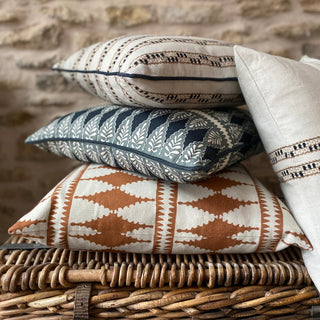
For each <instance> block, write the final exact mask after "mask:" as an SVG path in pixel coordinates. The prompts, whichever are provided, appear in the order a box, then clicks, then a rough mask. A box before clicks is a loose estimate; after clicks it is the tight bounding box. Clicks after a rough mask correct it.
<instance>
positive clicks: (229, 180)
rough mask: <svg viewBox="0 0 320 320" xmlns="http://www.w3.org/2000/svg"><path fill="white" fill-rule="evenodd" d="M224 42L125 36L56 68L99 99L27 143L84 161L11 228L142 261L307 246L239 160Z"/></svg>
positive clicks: (241, 119)
mask: <svg viewBox="0 0 320 320" xmlns="http://www.w3.org/2000/svg"><path fill="white" fill-rule="evenodd" d="M233 50H234V49H233V46H232V45H230V44H226V43H222V42H218V41H215V40H209V39H200V38H193V37H187V38H185V37H161V36H134V37H122V38H117V39H113V40H111V41H108V42H105V43H98V44H96V45H93V46H91V47H89V48H86V49H82V50H80V51H78V52H76V53H75V54H74V55H72V56H71V57H69V58H68V59H66V60H65V61H62V62H60V63H59V64H57V65H55V66H54V68H53V69H54V70H56V71H58V72H61V73H62V74H63V75H64V76H65V77H66V78H67V79H69V80H70V81H74V82H76V83H78V84H79V85H80V86H82V87H83V88H84V89H86V90H87V91H89V92H90V93H92V94H94V95H98V96H99V97H101V98H103V99H105V100H107V101H108V103H107V104H106V105H101V106H97V107H93V108H89V109H80V110H79V111H77V112H74V113H71V114H68V115H65V116H63V117H61V118H60V119H57V120H55V121H53V122H52V123H50V124H48V125H47V126H45V127H43V128H41V129H40V130H39V131H37V132H36V133H34V134H33V135H31V136H30V137H29V138H28V139H27V141H26V142H27V143H31V144H35V145H37V146H38V147H40V148H42V149H44V150H46V151H49V152H53V153H55V154H57V155H61V156H66V157H69V158H73V159H77V160H79V161H82V162H86V164H83V165H81V166H80V167H79V168H77V169H76V170H74V171H73V172H71V173H70V174H69V175H68V176H67V177H65V178H64V179H63V180H62V181H61V182H60V183H59V184H58V185H57V186H56V187H55V188H54V189H52V190H51V191H50V192H49V193H48V194H47V195H46V196H45V197H44V198H43V199H42V200H41V201H40V203H39V204H38V205H37V206H36V207H35V208H34V209H33V210H32V211H31V212H29V213H28V214H27V215H25V216H24V217H22V218H21V219H20V220H19V221H18V222H17V223H16V224H14V225H13V226H12V227H11V228H10V230H9V232H10V233H13V234H19V235H23V236H25V237H29V238H31V239H36V240H37V241H39V242H42V243H44V244H47V245H50V246H56V247H62V248H70V249H80V250H113V251H117V252H140V253H176V254H189V253H190V254H198V253H249V252H257V251H258V252H266V251H276V250H281V249H283V248H285V247H287V246H289V245H296V246H298V247H300V248H303V249H305V250H312V246H311V244H310V243H309V241H308V239H307V238H306V237H305V235H304V233H303V232H302V230H301V229H300V227H299V226H298V225H297V223H296V221H295V219H294V218H293V216H292V215H291V214H290V212H289V210H288V208H287V207H286V205H285V204H284V203H282V202H281V201H280V200H279V199H278V198H277V197H276V196H275V195H273V194H271V193H270V192H269V191H268V190H267V189H266V188H265V187H264V186H262V185H261V183H260V182H259V181H257V180H256V179H255V178H254V177H253V176H252V175H251V174H250V172H248V170H247V169H246V168H245V167H243V166H242V165H241V164H239V162H240V161H241V160H243V159H246V158H247V157H249V156H250V155H252V154H255V153H257V152H259V151H261V144H260V139H259V135H258V133H257V131H256V127H255V125H254V123H253V120H252V118H251V116H250V114H249V113H248V112H247V111H245V110H243V109H241V108H237V106H239V105H241V104H243V103H244V98H243V95H242V92H241V89H240V86H239V83H238V79H237V72H236V66H235V58H234V51H233Z"/></svg>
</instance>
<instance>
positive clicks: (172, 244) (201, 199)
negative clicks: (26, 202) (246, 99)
mask: <svg viewBox="0 0 320 320" xmlns="http://www.w3.org/2000/svg"><path fill="white" fill-rule="evenodd" d="M9 233H11V234H17V235H22V236H24V237H26V238H30V239H33V240H37V241H39V242H41V243H44V244H47V245H49V246H55V247H61V248H69V249H75V250H112V251H116V252H137V253H163V254H171V253H172V254H200V253H213V252H215V253H248V252H255V251H259V252H266V251H278V250H282V249H284V248H285V247H287V246H289V245H296V246H298V247H300V248H303V249H306V250H311V249H312V248H311V245H310V244H309V242H308V240H307V238H306V237H305V236H304V234H303V233H302V231H301V230H300V228H299V227H298V225H297V224H296V222H295V220H294V219H293V217H292V216H291V214H290V213H289V211H288V209H287V208H286V206H285V205H284V204H283V203H282V202H281V201H280V200H279V199H278V198H277V197H276V196H275V195H273V194H271V193H270V192H269V191H267V190H266V189H265V188H264V187H263V186H262V185H261V184H260V182H258V181H257V180H256V179H255V178H254V177H252V176H251V174H250V173H249V172H248V171H247V170H246V169H245V168H244V167H242V166H240V165H235V166H232V167H230V168H228V169H225V170H223V171H221V172H219V173H217V174H216V175H215V176H213V177H211V178H209V179H207V180H204V181H199V182H194V183H189V184H178V183H173V182H166V181H163V180H160V179H154V178H148V177H145V176H141V175H138V174H135V173H131V172H127V171H124V170H118V169H115V168H112V167H108V166H104V165H98V164H87V165H82V166H81V167H79V168H77V169H76V170H74V171H73V172H71V173H70V174H69V175H68V176H67V177H66V178H65V179H64V180H62V181H61V182H60V183H59V184H58V185H57V186H56V187H55V188H53V189H52V190H51V191H50V192H49V193H48V195H46V196H45V197H44V198H43V199H42V200H41V201H40V203H39V204H38V205H37V206H36V207H35V208H34V209H33V210H32V211H31V212H29V213H28V214H27V215H25V216H24V217H22V218H21V219H20V220H19V221H18V222H17V223H16V224H14V225H13V226H12V227H11V228H10V229H9Z"/></svg>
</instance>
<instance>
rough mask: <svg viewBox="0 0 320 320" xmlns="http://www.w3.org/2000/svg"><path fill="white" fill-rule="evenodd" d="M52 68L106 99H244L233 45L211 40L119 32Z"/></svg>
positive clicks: (162, 103)
mask: <svg viewBox="0 0 320 320" xmlns="http://www.w3.org/2000/svg"><path fill="white" fill-rule="evenodd" d="M52 69H53V70H56V71H60V72H61V73H62V75H63V76H64V77H65V78H67V79H68V80H70V81H72V82H75V83H77V84H79V85H80V86H81V87H82V88H84V89H85V90H87V91H88V92H90V93H92V94H93V95H97V96H99V97H101V98H102V99H105V100H107V101H108V102H111V104H118V105H128V106H136V107H160V108H161V107H168V108H193V107H213V106H222V105H227V106H230V105H240V104H243V96H242V94H241V90H240V87H239V84H238V80H237V77H236V69H235V63H234V54H233V47H232V45H231V44H228V43H224V42H221V41H217V40H212V39H203V38H196V37H181V36H147V35H134V36H129V37H128V36H126V37H120V38H115V39H112V40H110V41H107V42H100V43H97V44H94V45H92V46H90V47H88V48H84V49H81V50H79V51H77V52H76V53H74V54H73V55H71V56H70V57H69V58H66V59H65V60H63V61H61V62H59V63H57V64H55V65H54V66H53V68H52Z"/></svg>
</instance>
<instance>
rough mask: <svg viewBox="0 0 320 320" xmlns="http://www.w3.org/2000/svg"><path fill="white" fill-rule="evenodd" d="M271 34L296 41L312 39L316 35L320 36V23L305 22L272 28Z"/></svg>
mask: <svg viewBox="0 0 320 320" xmlns="http://www.w3.org/2000/svg"><path fill="white" fill-rule="evenodd" d="M271 32H272V33H273V34H275V35H277V36H280V37H284V38H289V39H296V38H302V37H310V36H312V35H314V34H320V23H314V22H303V23H299V24H296V23H294V22H293V23H292V24H291V23H290V24H283V25H278V26H273V27H271Z"/></svg>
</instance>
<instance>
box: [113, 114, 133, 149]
mask: <svg viewBox="0 0 320 320" xmlns="http://www.w3.org/2000/svg"><path fill="white" fill-rule="evenodd" d="M130 134H131V120H130V119H127V120H125V121H123V122H122V124H121V126H120V128H119V129H118V131H117V133H116V136H117V138H116V141H117V144H118V145H120V146H127V145H128V142H129V138H130Z"/></svg>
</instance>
